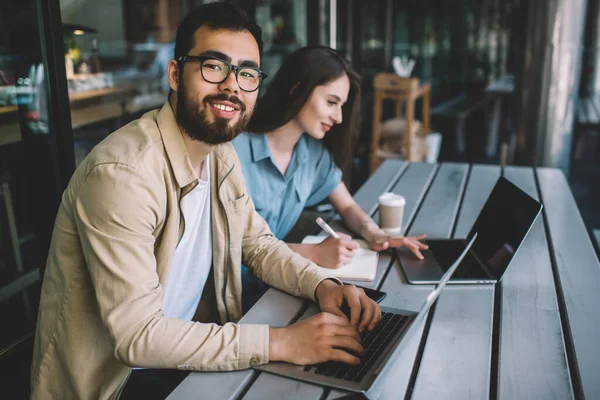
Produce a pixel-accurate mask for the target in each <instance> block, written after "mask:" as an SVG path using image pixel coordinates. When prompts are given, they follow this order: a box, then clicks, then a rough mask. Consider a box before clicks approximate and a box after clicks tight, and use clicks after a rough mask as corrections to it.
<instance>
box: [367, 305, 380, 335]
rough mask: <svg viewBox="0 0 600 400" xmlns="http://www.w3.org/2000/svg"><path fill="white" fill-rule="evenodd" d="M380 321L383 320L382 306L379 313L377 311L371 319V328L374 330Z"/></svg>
mask: <svg viewBox="0 0 600 400" xmlns="http://www.w3.org/2000/svg"><path fill="white" fill-rule="evenodd" d="M379 322H381V308H379V313H375V317H374V318H373V320H372V321H371V325H369V330H370V331H372V330H373V329H375V327H376V326H377V325H379Z"/></svg>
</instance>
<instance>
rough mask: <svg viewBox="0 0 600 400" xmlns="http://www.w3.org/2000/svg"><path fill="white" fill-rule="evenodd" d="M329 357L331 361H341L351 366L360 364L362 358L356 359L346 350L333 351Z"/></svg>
mask: <svg viewBox="0 0 600 400" xmlns="http://www.w3.org/2000/svg"><path fill="white" fill-rule="evenodd" d="M328 355H329V357H327V358H328V360H329V361H339V362H343V363H346V364H350V365H358V364H360V358H358V357H355V356H353V355H352V354H350V353H348V352H345V351H344V350H339V349H331V351H330V352H329V354H328Z"/></svg>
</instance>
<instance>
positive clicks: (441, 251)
mask: <svg viewBox="0 0 600 400" xmlns="http://www.w3.org/2000/svg"><path fill="white" fill-rule="evenodd" d="M430 248H431V250H432V252H433V254H434V255H435V258H436V259H437V261H438V263H439V264H440V267H442V269H443V270H444V272H446V271H447V270H448V268H450V266H451V265H452V263H454V261H456V259H457V258H458V257H459V256H460V253H462V251H463V250H464V248H465V247H464V244H462V243H460V242H434V243H431V245H430ZM485 277H487V274H486V273H485V271H484V270H483V268H481V266H480V265H479V264H478V263H477V261H476V260H475V257H472V256H470V255H468V254H467V256H465V258H464V259H463V260H462V262H461V263H460V265H459V266H458V268H457V269H456V271H455V272H454V274H452V278H462V279H469V278H473V279H481V278H485Z"/></svg>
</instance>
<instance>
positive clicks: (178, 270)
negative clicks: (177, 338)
mask: <svg viewBox="0 0 600 400" xmlns="http://www.w3.org/2000/svg"><path fill="white" fill-rule="evenodd" d="M209 163H210V162H209V156H206V159H205V160H204V165H203V166H202V172H201V173H200V180H199V182H198V185H197V186H196V187H195V188H194V189H192V191H191V192H189V193H188V194H186V195H185V196H184V197H183V199H182V200H181V211H182V214H183V218H184V222H185V225H184V232H183V236H182V237H181V240H180V241H179V244H178V245H177V248H176V249H175V254H174V255H173V261H172V262H171V270H170V271H169V278H168V280H167V285H166V287H165V294H164V299H163V313H164V314H165V316H167V317H171V318H177V319H182V320H187V321H191V320H192V318H193V317H194V314H195V312H196V308H197V307H198V303H199V302H200V297H201V296H202V291H203V290H204V285H205V284H206V279H207V278H208V273H209V272H210V268H211V265H212V233H211V221H210V168H209Z"/></svg>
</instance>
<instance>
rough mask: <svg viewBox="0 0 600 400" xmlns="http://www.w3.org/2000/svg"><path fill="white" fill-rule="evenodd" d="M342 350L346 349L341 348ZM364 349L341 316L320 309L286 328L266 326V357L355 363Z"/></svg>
mask: <svg viewBox="0 0 600 400" xmlns="http://www.w3.org/2000/svg"><path fill="white" fill-rule="evenodd" d="M343 349H345V350H347V351H344V350H343ZM348 351H351V352H352V353H354V354H356V355H362V354H363V353H364V349H363V347H362V345H361V344H360V336H359V335H358V331H357V330H356V328H355V327H353V326H351V325H350V324H349V323H348V320H347V319H346V318H345V317H344V318H342V317H339V316H337V315H333V314H330V313H327V312H322V313H319V314H317V315H314V316H312V317H310V318H307V319H305V320H302V321H298V322H296V323H294V324H292V325H290V326H288V327H285V328H269V360H270V361H286V362H289V363H293V364H299V365H311V364H319V363H322V362H325V361H340V362H344V363H347V364H352V365H357V364H358V363H359V362H360V359H359V358H358V357H357V356H356V355H353V354H350V353H349V352H348Z"/></svg>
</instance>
